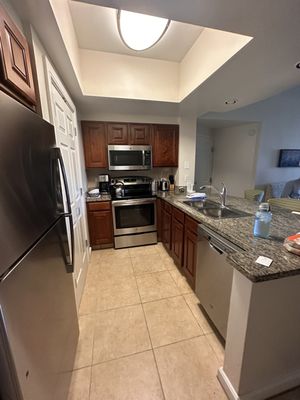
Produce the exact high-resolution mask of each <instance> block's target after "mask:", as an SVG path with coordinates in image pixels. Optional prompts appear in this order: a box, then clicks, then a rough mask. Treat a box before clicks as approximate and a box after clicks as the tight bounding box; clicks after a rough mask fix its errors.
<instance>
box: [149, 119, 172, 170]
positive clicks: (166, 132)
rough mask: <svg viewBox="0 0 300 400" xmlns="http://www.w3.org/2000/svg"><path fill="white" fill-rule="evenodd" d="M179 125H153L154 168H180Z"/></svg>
mask: <svg viewBox="0 0 300 400" xmlns="http://www.w3.org/2000/svg"><path fill="white" fill-rule="evenodd" d="M178 142H179V127H178V125H153V129H152V150H153V154H152V161H153V167H177V166H178Z"/></svg>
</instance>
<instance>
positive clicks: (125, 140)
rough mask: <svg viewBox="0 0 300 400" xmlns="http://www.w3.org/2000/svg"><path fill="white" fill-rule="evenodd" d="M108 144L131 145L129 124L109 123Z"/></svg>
mask: <svg viewBox="0 0 300 400" xmlns="http://www.w3.org/2000/svg"><path fill="white" fill-rule="evenodd" d="M107 142H108V144H129V137H128V124H122V123H121V124H117V123H111V122H108V123H107Z"/></svg>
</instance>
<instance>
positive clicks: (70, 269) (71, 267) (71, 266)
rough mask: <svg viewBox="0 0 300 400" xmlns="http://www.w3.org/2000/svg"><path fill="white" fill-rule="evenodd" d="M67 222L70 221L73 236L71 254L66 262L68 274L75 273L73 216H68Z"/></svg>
mask: <svg viewBox="0 0 300 400" xmlns="http://www.w3.org/2000/svg"><path fill="white" fill-rule="evenodd" d="M65 218H66V220H68V222H69V226H70V235H71V254H70V257H69V260H68V258H67V261H66V269H67V272H68V273H73V272H74V248H75V246H74V230H73V218H72V214H70V215H66V217H65Z"/></svg>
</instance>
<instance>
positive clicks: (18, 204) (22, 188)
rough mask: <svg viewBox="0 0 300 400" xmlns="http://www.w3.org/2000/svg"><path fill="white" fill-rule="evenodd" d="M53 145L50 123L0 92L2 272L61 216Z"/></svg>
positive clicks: (0, 262)
mask: <svg viewBox="0 0 300 400" xmlns="http://www.w3.org/2000/svg"><path fill="white" fill-rule="evenodd" d="M54 145H55V136H54V128H53V126H52V125H50V124H48V123H47V122H45V121H44V120H43V119H42V118H40V117H39V116H38V115H37V114H35V113H34V112H32V111H30V110H28V109H27V108H26V107H24V106H22V105H21V104H19V103H18V102H16V101H15V100H13V99H12V98H10V97H9V96H7V95H6V94H5V93H3V92H0V154H1V157H0V226H1V232H2V233H3V234H2V235H1V241H0V276H1V275H2V274H3V273H4V272H5V271H6V270H7V268H9V267H10V266H11V265H12V264H14V263H15V262H16V261H17V260H18V259H19V258H20V257H21V256H22V255H23V254H24V253H25V252H26V251H27V250H28V249H29V248H30V246H31V245H32V244H33V243H34V242H35V241H36V240H38V239H39V238H40V237H41V236H42V234H43V233H44V232H45V231H46V230H47V229H48V228H49V227H50V226H51V225H52V224H53V223H54V222H55V220H56V219H57V216H56V208H57V196H56V193H55V188H54V186H53V183H54V181H55V177H53V168H52V167H53V163H54V161H53V150H52V148H53V147H54ZM56 163H57V161H56ZM58 189H59V188H58Z"/></svg>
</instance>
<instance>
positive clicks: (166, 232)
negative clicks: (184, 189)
mask: <svg viewBox="0 0 300 400" xmlns="http://www.w3.org/2000/svg"><path fill="white" fill-rule="evenodd" d="M159 209H160V214H161V222H160V225H159V230H160V237H161V241H162V243H163V244H164V246H165V248H166V249H167V250H168V251H169V252H170V254H171V256H172V258H173V260H174V261H175V263H176V264H177V266H178V267H182V270H181V271H182V273H183V274H184V275H185V277H186V279H187V281H188V282H189V284H190V286H191V287H192V288H193V289H195V279H196V264H197V237H198V233H197V230H198V222H197V221H195V220H194V219H193V218H191V217H189V216H188V215H186V214H185V213H184V212H183V211H181V210H179V209H178V208H176V207H172V206H171V205H170V204H169V203H167V202H166V201H165V200H162V199H160V205H159Z"/></svg>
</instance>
